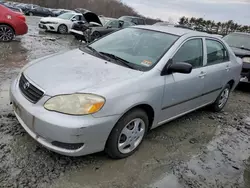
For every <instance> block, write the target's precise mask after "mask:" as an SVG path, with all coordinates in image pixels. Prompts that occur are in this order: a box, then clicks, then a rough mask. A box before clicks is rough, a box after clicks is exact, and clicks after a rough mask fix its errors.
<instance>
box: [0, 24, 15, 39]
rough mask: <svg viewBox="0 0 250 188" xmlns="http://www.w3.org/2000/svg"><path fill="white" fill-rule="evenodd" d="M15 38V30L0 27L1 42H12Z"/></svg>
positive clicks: (5, 26)
mask: <svg viewBox="0 0 250 188" xmlns="http://www.w3.org/2000/svg"><path fill="white" fill-rule="evenodd" d="M14 36H15V32H14V30H13V29H12V28H11V27H10V26H8V25H0V41H1V42H10V41H12V40H13V38H14Z"/></svg>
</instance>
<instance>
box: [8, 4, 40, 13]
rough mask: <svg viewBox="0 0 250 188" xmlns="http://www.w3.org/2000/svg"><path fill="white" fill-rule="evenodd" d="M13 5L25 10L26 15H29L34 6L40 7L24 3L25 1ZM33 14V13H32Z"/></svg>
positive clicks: (35, 6)
mask: <svg viewBox="0 0 250 188" xmlns="http://www.w3.org/2000/svg"><path fill="white" fill-rule="evenodd" d="M13 6H15V7H17V8H20V9H22V11H23V12H24V14H25V15H29V12H32V11H31V10H33V9H34V8H38V7H40V6H38V5H34V4H24V3H19V4H15V5H13ZM31 15H32V13H31Z"/></svg>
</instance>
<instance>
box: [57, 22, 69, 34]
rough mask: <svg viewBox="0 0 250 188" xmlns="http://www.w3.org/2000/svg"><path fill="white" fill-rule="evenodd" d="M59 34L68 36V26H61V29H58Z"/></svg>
mask: <svg viewBox="0 0 250 188" xmlns="http://www.w3.org/2000/svg"><path fill="white" fill-rule="evenodd" d="M58 32H59V33H60V34H66V33H68V28H67V26H66V25H64V24H62V25H59V27H58Z"/></svg>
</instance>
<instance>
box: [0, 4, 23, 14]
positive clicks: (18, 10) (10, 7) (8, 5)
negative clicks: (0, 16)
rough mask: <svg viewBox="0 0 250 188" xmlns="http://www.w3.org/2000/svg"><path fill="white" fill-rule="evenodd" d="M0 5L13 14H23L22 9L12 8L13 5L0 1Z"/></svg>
mask: <svg viewBox="0 0 250 188" xmlns="http://www.w3.org/2000/svg"><path fill="white" fill-rule="evenodd" d="M0 5H3V6H5V7H7V8H8V9H10V10H12V11H14V12H19V13H21V14H23V11H22V9H20V8H17V7H14V6H13V5H10V4H8V3H4V2H3V1H0Z"/></svg>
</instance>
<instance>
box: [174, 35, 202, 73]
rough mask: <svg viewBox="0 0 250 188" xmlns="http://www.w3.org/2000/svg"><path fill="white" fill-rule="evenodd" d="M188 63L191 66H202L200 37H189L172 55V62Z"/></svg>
mask: <svg viewBox="0 0 250 188" xmlns="http://www.w3.org/2000/svg"><path fill="white" fill-rule="evenodd" d="M177 62H185V63H190V64H191V65H192V66H193V68H197V67H201V66H203V46H202V39H191V40H189V41H187V42H185V43H184V44H183V45H182V46H181V48H180V49H179V50H178V51H177V53H176V54H175V55H174V57H173V63H177Z"/></svg>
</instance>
